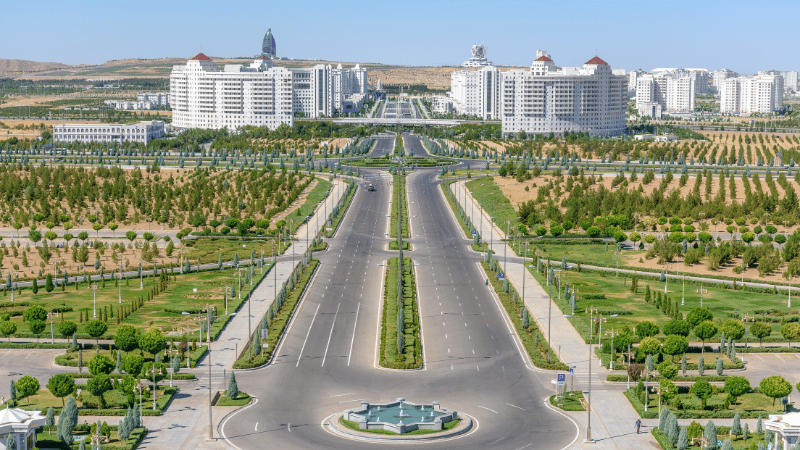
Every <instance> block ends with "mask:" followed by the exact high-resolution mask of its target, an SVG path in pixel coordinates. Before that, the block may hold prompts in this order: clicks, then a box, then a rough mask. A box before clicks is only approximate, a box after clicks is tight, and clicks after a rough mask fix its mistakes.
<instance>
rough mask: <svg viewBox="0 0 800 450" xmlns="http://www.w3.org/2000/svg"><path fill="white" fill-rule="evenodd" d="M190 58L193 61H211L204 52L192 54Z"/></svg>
mask: <svg viewBox="0 0 800 450" xmlns="http://www.w3.org/2000/svg"><path fill="white" fill-rule="evenodd" d="M191 59H192V60H195V61H211V58H209V57H208V56H206V55H205V53H198V54H197V55H195V56H194V58H191Z"/></svg>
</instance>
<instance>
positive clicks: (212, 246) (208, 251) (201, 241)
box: [183, 237, 289, 264]
mask: <svg viewBox="0 0 800 450" xmlns="http://www.w3.org/2000/svg"><path fill="white" fill-rule="evenodd" d="M183 242H184V245H185V246H186V253H185V254H184V256H185V257H186V258H188V259H189V261H191V262H192V264H196V261H200V262H201V263H203V264H205V263H215V262H217V261H219V259H220V254H221V255H222V260H223V261H225V262H227V261H233V258H234V255H235V254H237V253H238V254H239V260H240V261H242V262H244V261H247V262H248V263H249V261H250V252H254V258H255V260H256V263H257V262H258V260H259V259H260V258H261V255H262V252H263V255H264V259H265V260H266V259H268V258H272V256H273V248H274V244H275V241H274V240H271V239H239V238H235V237H230V238H227V237H199V238H197V239H187V240H185V241H183ZM288 247H289V244H288V243H286V242H285V241H281V248H280V250H279V251H278V254H279V255H280V254H283V252H284V251H285V250H286V249H287V248H288Z"/></svg>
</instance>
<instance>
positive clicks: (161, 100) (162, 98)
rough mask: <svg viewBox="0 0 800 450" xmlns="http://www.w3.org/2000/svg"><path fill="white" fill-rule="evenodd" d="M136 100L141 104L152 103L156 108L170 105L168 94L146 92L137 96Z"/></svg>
mask: <svg viewBox="0 0 800 450" xmlns="http://www.w3.org/2000/svg"><path fill="white" fill-rule="evenodd" d="M136 100H139V101H140V102H152V103H154V104H155V105H156V106H168V105H169V93H168V92H145V93H142V94H138V95H137V96H136Z"/></svg>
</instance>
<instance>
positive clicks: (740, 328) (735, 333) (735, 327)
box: [719, 319, 745, 341]
mask: <svg viewBox="0 0 800 450" xmlns="http://www.w3.org/2000/svg"><path fill="white" fill-rule="evenodd" d="M719 331H721V332H723V333H725V336H727V337H729V338H732V339H733V340H734V341H738V340H740V339H741V338H743V337H744V332H745V329H744V324H742V322H741V321H739V320H736V319H728V320H726V321H725V322H722V325H720V326H719Z"/></svg>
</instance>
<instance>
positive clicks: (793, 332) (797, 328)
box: [781, 322, 800, 347]
mask: <svg viewBox="0 0 800 450" xmlns="http://www.w3.org/2000/svg"><path fill="white" fill-rule="evenodd" d="M781 334H782V335H783V338H784V339H786V340H787V341H789V347H791V346H792V341H796V340H797V338H798V337H800V324H798V323H797V322H786V323H784V324H783V325H781Z"/></svg>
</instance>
